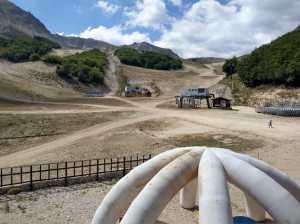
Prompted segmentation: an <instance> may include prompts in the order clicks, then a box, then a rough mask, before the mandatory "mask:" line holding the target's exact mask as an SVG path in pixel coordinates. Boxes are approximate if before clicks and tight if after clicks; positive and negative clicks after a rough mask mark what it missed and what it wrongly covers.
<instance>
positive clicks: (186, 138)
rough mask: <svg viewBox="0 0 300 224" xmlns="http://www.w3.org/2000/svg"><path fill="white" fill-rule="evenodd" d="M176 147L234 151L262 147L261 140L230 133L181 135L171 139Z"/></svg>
mask: <svg viewBox="0 0 300 224" xmlns="http://www.w3.org/2000/svg"><path fill="white" fill-rule="evenodd" d="M171 142H172V144H174V145H175V146H177V147H188V146H207V147H217V148H226V149H230V150H232V151H235V152H245V151H249V150H253V149H255V148H260V147H262V143H261V141H255V140H253V139H246V138H241V137H238V136H236V135H231V134H193V135H181V136H178V137H176V138H172V139H171Z"/></svg>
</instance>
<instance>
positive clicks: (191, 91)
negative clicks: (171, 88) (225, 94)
mask: <svg viewBox="0 0 300 224" xmlns="http://www.w3.org/2000/svg"><path fill="white" fill-rule="evenodd" d="M181 96H196V97H197V96H198V97H208V96H209V91H208V89H207V88H188V89H182V90H181Z"/></svg>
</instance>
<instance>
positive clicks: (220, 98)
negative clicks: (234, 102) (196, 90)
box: [212, 97, 231, 101]
mask: <svg viewBox="0 0 300 224" xmlns="http://www.w3.org/2000/svg"><path fill="white" fill-rule="evenodd" d="M212 100H227V101H231V100H229V99H226V98H224V97H217V98H214V99H212Z"/></svg>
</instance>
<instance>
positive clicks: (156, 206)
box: [121, 147, 204, 224]
mask: <svg viewBox="0 0 300 224" xmlns="http://www.w3.org/2000/svg"><path fill="white" fill-rule="evenodd" d="M203 151H204V148H201V147H199V148H198V149H197V150H195V149H194V150H193V151H191V152H189V153H186V154H184V155H183V156H181V157H179V158H177V159H175V160H174V161H173V162H171V163H170V164H169V165H167V166H166V167H164V168H163V169H162V170H161V171H159V172H158V174H157V175H156V176H155V177H154V178H153V179H152V180H151V181H150V182H149V183H148V184H147V185H146V186H145V187H144V189H143V190H142V191H141V193H140V194H139V195H138V196H137V197H136V198H135V200H134V201H133V202H132V204H131V206H130V207H129V209H128V210H127V212H126V214H125V216H124V217H123V219H122V221H121V224H141V223H143V224H153V223H155V221H156V220H157V218H158V216H159V215H160V213H161V212H162V210H163V209H164V208H165V206H166V205H167V204H168V203H169V201H170V200H171V199H172V198H173V197H174V196H175V195H176V193H177V192H178V191H179V190H180V189H181V188H182V187H183V186H185V185H186V184H187V183H188V182H189V181H191V180H192V179H194V178H195V177H197V168H198V163H199V160H200V157H201V155H202V153H203Z"/></svg>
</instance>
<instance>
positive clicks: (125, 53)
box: [115, 48, 182, 70]
mask: <svg viewBox="0 0 300 224" xmlns="http://www.w3.org/2000/svg"><path fill="white" fill-rule="evenodd" d="M115 55H116V56H118V58H119V59H120V61H121V62H122V63H124V64H127V65H132V66H137V67H142V68H148V69H156V70H170V69H174V70H176V69H182V62H181V60H179V59H178V58H174V57H171V56H169V55H165V54H160V53H156V52H151V51H142V52H138V51H137V50H135V49H131V48H119V49H117V50H116V51H115Z"/></svg>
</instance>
